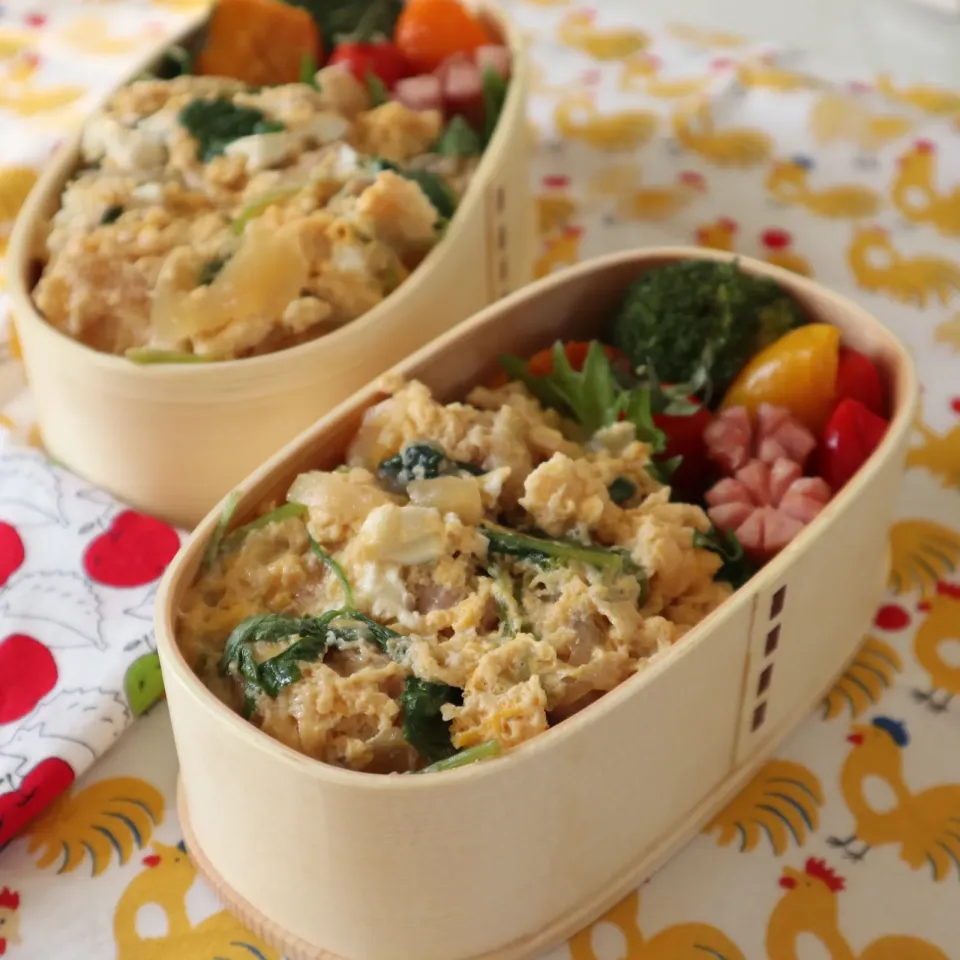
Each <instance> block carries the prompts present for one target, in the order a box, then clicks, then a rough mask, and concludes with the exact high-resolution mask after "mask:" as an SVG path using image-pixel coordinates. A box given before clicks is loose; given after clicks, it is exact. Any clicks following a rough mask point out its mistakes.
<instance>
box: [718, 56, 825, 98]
mask: <svg viewBox="0 0 960 960" xmlns="http://www.w3.org/2000/svg"><path fill="white" fill-rule="evenodd" d="M736 77H737V82H738V83H739V84H740V86H742V87H746V88H747V89H748V90H772V91H773V92H774V93H797V92H798V91H801V90H812V89H816V88H817V87H819V86H822V83H821V82H820V81H818V80H817V79H816V78H814V77H811V76H809V75H808V74H805V73H799V72H798V71H796V70H785V69H784V68H783V67H778V66H777V64H776V62H775V61H774V59H773V58H772V57H758V58H757V59H756V60H747V61H744V62H743V63H741V64H740V65H739V66H738V67H737V70H736Z"/></svg>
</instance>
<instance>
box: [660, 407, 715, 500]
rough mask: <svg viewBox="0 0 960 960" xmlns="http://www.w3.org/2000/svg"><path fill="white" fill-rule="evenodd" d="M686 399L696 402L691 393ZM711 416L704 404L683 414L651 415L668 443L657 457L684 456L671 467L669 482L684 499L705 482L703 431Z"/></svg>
mask: <svg viewBox="0 0 960 960" xmlns="http://www.w3.org/2000/svg"><path fill="white" fill-rule="evenodd" d="M689 399H690V402H691V403H698V402H699V401H698V400H697V398H696V397H693V396H691V397H690V398H689ZM712 420H713V414H712V413H711V412H710V411H709V410H708V409H707V408H706V407H700V409H699V410H697V411H696V412H694V413H690V414H686V415H682V414H672V413H655V414H654V415H653V423H654V425H655V426H656V427H659V428H660V429H661V430H662V431H663V432H664V433H665V434H666V435H667V447H666V449H665V450H664V451H663V453H662V454H660V455H659V457H658V459H663V460H672V459H673V458H674V457H682V458H683V459H682V460H681V461H680V465H679V466H678V467H677V469H676V470H674V471H673V476H672V477H671V478H670V486H671V487H673V488H674V489H675V490H676V491H677V493H679V494H680V495H681V496H682V497H683V498H684V499H693V498H695V497H697V496H698V495H699V494H700V493H702V492H703V490H704V488H705V486H706V478H707V477H708V475H709V473H710V462H709V460H708V459H707V445H706V443H705V442H704V439H703V433H704V431H705V430H706V429H707V427H709V426H710V423H711V421H712Z"/></svg>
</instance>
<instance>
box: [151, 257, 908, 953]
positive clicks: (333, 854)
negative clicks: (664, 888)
mask: <svg viewBox="0 0 960 960" xmlns="http://www.w3.org/2000/svg"><path fill="white" fill-rule="evenodd" d="M693 256H696V257H700V258H707V257H709V258H711V259H715V260H722V259H725V258H726V257H727V255H725V254H721V253H715V252H712V251H704V250H694V249H690V248H659V249H649V250H641V251H634V252H627V253H621V254H616V255H611V256H606V257H603V258H600V259H597V260H593V261H590V262H588V263H584V264H582V265H580V266H578V267H575V268H573V269H571V270H567V271H565V272H563V273H561V274H559V275H557V276H555V277H551V278H548V279H545V280H542V281H540V282H537V283H536V284H534V285H532V286H529V287H527V288H526V289H525V290H522V291H520V292H518V293H515V294H513V295H512V296H510V297H509V298H507V299H506V300H504V301H502V302H501V303H499V304H496V305H494V306H492V307H489V308H488V309H486V310H484V311H483V312H482V313H480V314H479V315H477V316H476V317H474V318H472V319H471V320H470V321H468V322H467V323H464V324H462V325H461V326H459V327H458V328H457V329H456V330H453V331H450V332H448V333H447V334H445V335H444V336H443V337H441V338H440V339H438V340H437V341H436V342H434V343H433V344H431V345H430V346H428V347H426V348H424V349H422V350H420V351H419V352H418V353H416V354H415V355H413V356H412V357H410V358H409V359H407V360H405V361H404V362H403V363H401V364H400V365H399V366H398V367H396V368H395V369H396V371H397V372H398V373H400V374H402V375H403V376H405V377H407V378H417V379H419V380H421V381H423V382H425V383H426V384H427V385H428V386H429V387H430V388H431V389H432V390H433V392H434V393H435V395H437V396H438V397H439V398H440V399H442V400H447V401H449V400H453V399H457V398H460V397H462V396H464V395H465V394H466V392H467V391H468V390H469V388H470V387H471V386H473V385H474V384H476V383H479V382H481V381H482V380H483V379H484V378H485V377H487V376H489V375H490V374H491V373H492V372H493V370H494V369H495V368H496V357H497V355H498V354H500V353H512V354H517V355H520V356H530V355H532V353H533V352H534V351H536V350H538V349H540V348H543V347H545V346H547V345H549V344H551V343H552V342H554V341H555V340H556V339H558V338H561V339H570V338H572V339H580V340H583V339H589V338H590V337H591V336H593V335H595V334H596V332H597V331H598V325H599V323H600V319H601V317H602V316H603V315H604V313H605V312H606V311H607V310H608V309H609V308H610V307H612V306H613V305H614V304H615V303H616V302H618V300H619V296H620V294H621V292H622V291H623V289H624V288H625V286H626V285H627V284H628V283H629V282H630V281H631V280H632V279H634V278H635V277H636V276H638V275H639V274H640V273H641V272H643V271H644V270H646V269H649V268H651V267H654V266H659V265H661V264H663V263H666V262H671V261H674V260H677V259H681V258H689V257H693ZM740 263H741V265H742V267H743V269H745V270H746V271H748V272H750V273H754V274H761V275H766V276H768V277H771V278H773V279H774V280H776V281H777V282H778V283H779V284H780V285H781V286H782V287H783V288H785V289H786V290H787V291H788V292H789V293H790V294H791V295H792V296H793V297H794V298H795V299H796V300H797V301H798V302H799V304H800V305H801V306H802V307H803V308H804V310H805V312H806V313H807V315H808V316H809V317H810V319H811V320H814V321H818V322H829V323H831V324H834V325H836V326H837V327H839V328H840V329H841V331H842V334H843V338H844V342H845V343H848V344H849V345H850V346H853V347H854V348H856V349H858V350H860V351H863V352H864V353H866V354H868V355H869V356H870V357H871V358H872V359H873V360H874V361H875V362H876V363H877V365H878V367H879V368H880V370H881V371H882V375H883V378H884V380H885V381H886V383H885V387H886V389H887V393H888V396H889V397H890V408H891V413H892V416H891V421H890V426H889V429H888V431H887V434H886V437H885V439H884V440H883V441H882V444H881V446H880V447H879V448H878V449H877V451H876V452H875V453H874V455H873V457H872V458H871V459H870V460H869V461H868V462H867V464H866V465H865V466H864V467H863V468H861V470H860V471H859V472H858V473H857V475H856V476H855V477H854V478H853V479H852V480H851V481H850V482H849V483H848V484H847V485H846V486H845V487H844V488H843V489H842V490H841V491H840V492H839V493H838V494H837V495H836V496H835V498H834V499H833V500H832V501H831V502H830V503H829V504H828V505H827V507H826V508H825V509H824V511H823V513H822V515H821V516H819V517H818V518H817V519H816V520H814V522H813V523H812V524H811V525H810V526H809V527H808V528H806V529H804V530H803V531H802V532H801V534H800V535H799V536H798V537H797V538H796V539H795V540H794V541H793V542H792V543H791V544H790V545H789V546H788V547H787V548H786V549H785V550H783V552H782V553H780V554H779V555H778V556H777V557H775V558H774V559H773V560H772V561H770V562H769V563H768V564H767V565H766V566H765V567H763V568H762V569H761V571H760V572H759V573H758V574H757V575H755V576H754V577H753V579H752V580H750V581H749V582H748V583H747V585H746V586H744V587H742V588H741V589H740V590H738V591H737V592H735V593H734V595H733V596H732V597H731V598H730V599H729V600H727V601H726V602H725V603H724V604H722V606H721V607H720V608H719V609H717V610H716V611H715V612H714V613H713V614H712V615H710V616H709V617H708V618H707V619H706V620H704V621H703V622H702V623H701V624H700V625H699V626H697V627H695V628H694V629H693V630H692V631H691V632H690V633H688V634H687V635H686V636H685V637H684V638H683V639H682V640H681V641H680V642H679V643H678V644H677V645H676V646H675V647H673V648H671V649H669V650H668V651H667V652H666V653H665V654H662V655H659V656H658V657H656V658H655V659H654V661H653V662H651V663H650V665H649V666H648V667H647V668H646V669H644V670H643V671H641V672H640V673H638V674H636V675H635V676H633V677H632V678H630V679H628V680H626V681H625V682H623V683H622V684H621V685H620V686H619V687H617V688H615V689H614V690H613V691H612V692H610V693H608V694H606V695H604V696H603V697H602V698H601V699H600V700H599V702H597V703H595V704H593V705H591V706H589V707H587V708H585V709H584V710H582V711H581V712H579V713H577V714H575V715H574V716H573V717H572V718H570V719H568V720H565V721H564V722H562V723H560V724H559V725H558V726H556V727H555V728H553V729H551V730H549V731H547V732H546V733H544V734H541V735H539V736H537V737H534V738H533V739H532V740H531V741H529V742H527V743H526V744H523V745H521V746H520V747H518V748H517V749H515V750H513V751H511V752H509V753H508V754H507V755H505V756H503V757H501V758H499V759H495V760H492V761H489V762H486V763H478V764H475V765H473V766H469V767H466V768H463V769H460V770H454V771H449V772H446V773H441V774H434V775H430V776H425V777H404V776H384V775H373V774H363V773H357V772H354V771H348V770H343V769H340V768H337V767H333V766H328V765H325V764H323V763H321V762H318V761H315V760H313V759H310V758H308V757H306V756H303V755H301V754H299V753H296V752H294V751H293V750H291V749H289V748H287V747H286V746H283V745H281V744H280V743H279V742H277V741H275V740H274V739H272V738H271V737H269V736H268V735H266V734H265V733H263V732H261V731H260V730H259V729H258V728H257V727H255V726H253V725H251V724H250V723H248V722H246V721H244V720H243V719H241V718H240V716H239V715H236V714H234V713H233V712H232V711H231V710H229V709H228V708H227V707H226V706H224V705H223V704H222V703H221V702H220V701H219V700H217V699H216V698H215V697H214V696H213V695H212V694H211V693H209V692H208V690H207V689H206V687H205V686H204V685H203V684H202V683H201V682H200V680H199V679H198V678H197V677H196V676H195V675H194V674H193V673H192V672H191V670H190V669H189V667H188V665H187V663H186V661H185V660H184V658H183V657H182V655H181V653H180V651H179V649H178V647H177V643H176V640H175V637H174V623H175V616H176V611H177V610H178V608H179V605H180V603H181V599H182V597H183V596H184V592H185V590H186V589H187V588H188V587H189V585H190V584H191V583H192V581H193V579H194V577H195V575H196V573H197V571H198V567H199V564H200V562H201V557H202V555H203V553H204V550H205V547H206V545H207V542H208V540H209V538H210V536H211V534H212V532H213V531H214V528H215V526H216V524H217V522H218V518H219V510H217V511H214V512H213V513H211V514H210V515H209V516H208V517H207V518H206V519H205V520H204V521H203V523H202V524H201V525H200V526H199V527H198V529H197V531H196V532H195V533H194V535H193V537H192V539H191V540H190V541H189V543H188V544H187V545H186V546H185V548H184V549H183V551H182V552H181V554H180V555H179V557H178V558H177V560H175V561H174V563H173V565H172V566H171V567H170V569H169V570H168V572H167V574H166V577H165V579H164V581H163V584H162V587H161V590H160V594H159V598H158V604H157V620H156V633H157V642H158V647H159V653H160V659H161V663H162V667H163V674H164V679H165V682H166V690H167V699H168V701H169V707H170V715H171V719H172V723H173V732H174V737H175V740H176V747H177V753H178V756H179V759H180V775H181V813H182V823H183V829H184V831H185V835H186V839H187V847H188V850H189V851H190V853H191V854H192V856H193V857H194V858H195V860H196V862H197V863H198V865H199V868H200V870H201V872H202V873H203V874H204V875H206V877H207V878H208V879H209V880H210V881H211V883H212V884H213V885H214V887H215V889H217V890H218V891H219V892H220V894H221V896H222V897H223V899H224V901H225V902H226V903H227V904H228V905H229V906H231V907H232V908H233V909H235V910H236V911H237V912H238V914H239V915H240V917H241V918H242V919H243V920H244V921H245V922H246V923H247V924H249V925H250V926H252V928H253V929H254V930H256V931H258V932H259V933H261V934H262V935H264V936H265V937H266V938H267V939H271V940H273V941H275V942H276V943H278V944H279V945H281V946H282V947H283V948H284V949H286V951H287V955H288V956H290V957H291V958H323V960H337V958H345V960H412V958H416V960H478V958H481V957H486V958H496V960H521V958H528V957H535V956H537V955H538V954H539V952H540V951H543V950H545V949H547V948H548V947H550V946H551V945H552V944H555V943H557V942H558V941H560V940H561V939H562V938H564V937H566V936H569V935H571V934H572V933H573V932H575V931H576V930H577V929H579V928H581V927H582V926H584V925H585V924H587V923H588V922H590V921H591V920H592V919H594V918H595V917H596V916H598V915H599V914H600V913H601V912H602V911H604V910H605V909H607V908H609V907H610V906H611V905H613V904H614V903H615V902H616V901H617V900H618V899H619V898H621V897H623V896H624V895H625V894H626V893H628V892H629V891H630V890H631V889H632V888H633V887H635V886H636V885H637V884H639V883H640V882H641V881H642V880H643V879H644V878H645V877H647V876H648V875H649V874H650V873H651V872H652V871H653V870H654V869H655V867H656V866H658V865H659V864H660V863H661V862H662V861H663V860H664V859H665V858H666V857H668V856H669V855H671V854H672V853H673V852H675V851H676V850H677V849H678V848H679V846H680V845H682V844H683V843H685V842H686V840H687V839H689V838H690V837H691V836H692V835H693V834H694V833H695V832H696V831H697V830H699V829H700V828H701V827H702V825H703V824H704V823H705V822H706V821H707V820H708V819H709V818H710V817H711V816H713V815H714V814H715V813H716V812H717V811H718V810H719V809H720V808H721V807H722V806H723V805H724V804H726V803H727V802H728V801H729V800H730V799H731V797H732V796H733V795H734V794H735V793H736V792H737V791H738V790H739V789H740V787H741V786H742V785H743V784H744V783H745V781H746V780H747V779H748V778H749V777H750V776H751V775H752V773H753V772H754V771H756V769H757V767H758V766H759V765H760V764H761V763H762V762H763V761H764V759H765V758H766V757H767V756H768V755H769V754H770V753H771V751H773V750H774V749H775V748H776V747H777V745H778V744H779V743H780V742H781V741H782V740H783V739H784V737H785V736H786V735H787V733H788V732H789V731H790V730H791V729H792V728H793V727H794V726H795V725H796V724H797V723H798V722H799V721H800V720H801V719H802V718H803V717H804V716H805V715H806V714H807V712H808V711H809V710H810V709H811V708H812V707H813V706H814V705H815V704H816V703H817V701H818V700H819V699H820V698H821V697H822V695H823V694H824V693H825V691H826V690H827V689H828V688H829V687H830V685H831V684H832V683H833V682H834V680H835V678H836V677H837V676H838V675H839V674H840V673H841V672H842V671H843V669H844V668H845V665H846V664H847V662H848V661H849V659H850V658H851V657H852V656H853V654H854V652H855V651H856V649H857V647H858V646H859V644H860V642H861V639H862V637H863V634H864V631H865V630H866V629H867V628H868V626H869V624H870V622H871V618H872V616H873V614H874V611H875V606H876V603H877V601H878V599H879V597H880V595H881V593H882V590H883V585H884V582H885V578H886V575H887V570H888V559H887V557H888V554H887V532H888V526H889V522H890V519H891V515H892V512H893V509H894V502H895V498H896V495H897V491H898V487H899V485H900V478H901V470H902V466H903V462H904V457H905V454H906V448H907V443H908V434H909V431H910V427H911V423H912V419H913V416H914V407H915V404H916V400H917V390H918V388H917V382H916V378H915V373H914V368H913V365H912V362H911V360H910V358H909V356H908V354H907V352H906V350H905V349H904V348H903V346H901V345H900V343H899V342H898V341H897V340H896V339H895V338H894V336H893V335H892V334H891V333H890V332H889V331H888V330H886V329H885V328H884V327H883V326H882V325H881V324H880V323H879V322H878V321H877V320H875V319H874V318H873V317H871V316H870V315H869V314H868V313H866V312H865V311H864V310H863V309H861V308H860V307H858V306H856V305H855V304H853V303H851V302H849V301H847V300H845V299H843V298H842V297H840V296H837V295H836V294H834V293H832V292H830V291H828V290H826V289H824V288H823V287H821V286H819V285H818V284H816V283H814V282H812V281H810V280H806V279H804V278H801V277H799V276H797V275H795V274H793V273H789V272H786V271H784V270H781V269H778V268H775V267H770V266H768V265H766V264H763V263H759V262H757V261H753V260H748V259H741V261H740ZM383 396H384V395H383V394H380V393H378V391H377V388H376V386H375V385H374V386H368V387H367V388H365V389H364V390H362V391H360V392H359V393H357V394H355V395H354V396H352V397H351V398H350V399H349V400H347V401H346V402H344V403H342V404H341V405H340V406H338V407H337V408H336V409H335V410H333V411H332V412H330V413H328V414H327V415H326V416H324V417H323V418H322V419H321V420H320V421H319V422H318V423H316V424H314V425H313V426H312V427H311V428H310V429H309V430H307V431H306V432H305V433H303V434H302V435H301V436H300V437H299V438H297V439H296V440H295V441H293V442H292V443H290V444H288V445H287V446H286V447H285V448H284V449H283V450H282V451H280V452H279V453H277V454H276V455H275V456H274V457H272V458H271V459H270V460H269V462H267V463H266V465H264V466H262V467H261V468H260V469H259V470H257V471H256V472H255V473H254V474H253V475H252V476H251V477H250V478H249V479H248V480H247V481H246V482H245V483H244V484H243V485H242V487H241V488H240V489H241V495H242V498H241V500H240V502H239V506H238V509H237V512H236V514H235V521H234V522H235V523H237V524H240V523H243V522H245V519H248V518H249V516H250V513H251V511H252V510H254V508H255V507H256V505H257V504H260V503H262V502H266V501H269V500H272V499H279V500H280V501H281V502H282V500H283V498H284V494H285V492H286V490H287V488H288V486H289V484H290V483H291V481H292V480H293V478H294V477H295V476H297V474H299V473H301V472H302V471H304V470H306V469H311V468H319V469H332V468H333V467H334V466H335V465H336V464H338V463H340V462H341V458H342V456H343V453H344V450H345V448H346V446H347V444H348V442H349V441H350V439H351V437H352V436H353V434H354V432H355V430H356V429H357V427H358V425H359V422H360V420H361V417H362V416H363V413H364V411H365V410H367V409H368V408H369V407H370V406H371V405H373V404H374V403H376V402H378V401H379V400H381V399H382V398H383ZM761 676H763V680H761Z"/></svg>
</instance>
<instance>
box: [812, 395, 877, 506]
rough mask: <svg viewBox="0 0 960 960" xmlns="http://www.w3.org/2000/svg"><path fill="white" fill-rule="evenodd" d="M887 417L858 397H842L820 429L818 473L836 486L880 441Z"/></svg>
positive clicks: (863, 460) (844, 479) (851, 474)
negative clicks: (879, 415)
mask: <svg viewBox="0 0 960 960" xmlns="http://www.w3.org/2000/svg"><path fill="white" fill-rule="evenodd" d="M886 432H887V421H886V420H885V419H884V418H883V417H878V416H877V415H876V414H875V413H872V412H871V411H870V410H869V409H868V408H867V407H866V406H864V404H862V403H861V402H860V401H859V400H853V399H850V398H849V397H848V398H847V399H846V400H841V401H840V403H839V404H837V408H836V409H835V410H834V411H833V413H832V414H831V415H830V419H829V420H828V421H827V425H826V427H825V428H824V431H823V440H822V444H821V450H820V474H821V476H822V477H823V479H824V480H826V482H827V483H828V484H829V485H830V486H831V487H832V488H833V489H834V490H839V489H840V487H842V486H843V485H844V484H845V483H846V482H847V481H848V480H849V479H850V478H851V477H852V476H853V475H854V474H855V473H856V472H857V471H858V470H859V469H860V467H862V466H863V464H864V463H865V462H866V460H867V459H868V458H869V457H870V455H871V454H872V453H873V451H874V450H876V449H877V447H878V446H879V445H880V441H881V440H883V437H884V434H885V433H886Z"/></svg>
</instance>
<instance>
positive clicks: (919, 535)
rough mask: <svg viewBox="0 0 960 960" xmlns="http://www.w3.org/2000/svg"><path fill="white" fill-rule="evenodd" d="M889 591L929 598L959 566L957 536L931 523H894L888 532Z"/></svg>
mask: <svg viewBox="0 0 960 960" xmlns="http://www.w3.org/2000/svg"><path fill="white" fill-rule="evenodd" d="M890 553H891V554H892V558H893V562H892V565H891V568H890V581H889V585H890V589H891V590H892V591H893V592H894V593H896V594H903V593H911V592H912V591H915V590H919V591H920V597H921V599H923V600H929V599H931V598H932V597H933V596H934V595H935V594H936V592H937V584H938V583H940V581H942V580H945V579H946V578H947V577H948V576H949V575H950V574H951V573H952V572H953V571H954V570H956V569H957V567H958V565H960V533H957V532H956V531H954V530H951V529H950V528H949V527H944V526H942V525H941V524H939V523H936V522H935V521H933V520H898V521H897V522H896V523H895V524H894V525H893V526H892V527H891V529H890Z"/></svg>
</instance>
